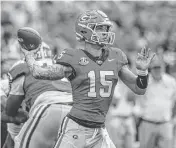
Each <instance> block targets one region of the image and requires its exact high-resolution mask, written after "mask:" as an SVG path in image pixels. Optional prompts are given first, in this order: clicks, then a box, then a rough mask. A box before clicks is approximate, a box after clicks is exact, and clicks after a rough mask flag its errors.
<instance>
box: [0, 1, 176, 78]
mask: <svg viewBox="0 0 176 148" xmlns="http://www.w3.org/2000/svg"><path fill="white" fill-rule="evenodd" d="M87 9H100V10H102V11H104V12H105V13H107V15H108V16H109V17H110V19H111V20H112V21H113V22H114V28H113V29H114V31H115V32H116V40H115V46H117V47H119V48H121V49H123V51H124V52H125V53H126V54H127V55H128V56H129V57H130V58H131V60H132V61H134V58H135V55H136V53H137V52H138V51H139V50H140V49H141V47H143V46H144V45H146V46H149V47H150V48H151V49H152V50H153V51H154V52H156V51H157V52H158V53H160V54H161V55H164V56H163V59H164V61H165V62H166V64H167V72H168V73H171V74H173V75H175V72H176V66H175V65H176V64H175V63H176V62H175V61H176V59H175V58H176V54H175V53H176V40H175V37H176V2H174V1H170V2H167V1H163V2H157V1H155V2H152V1H146V2H144V1H143V2H142V1H141V2H134V1H133V2H130V1H102V2H101V1H19V2H18V1H11V2H6V1H3V2H1V65H2V76H3V73H6V71H7V70H8V68H9V66H10V63H14V61H15V60H17V59H19V58H20V57H21V55H20V52H19V48H18V44H17V41H16V32H17V30H18V29H19V28H20V27H24V26H28V27H32V28H34V29H36V30H37V31H39V32H40V34H41V35H42V37H43V40H44V41H45V42H46V43H47V44H48V45H49V46H50V47H51V48H52V50H53V52H54V53H57V52H60V51H61V50H62V49H64V48H68V47H71V48H78V47H79V45H78V44H77V43H76V38H75V32H74V23H75V19H76V18H77V15H78V14H79V13H80V12H82V11H84V10H87Z"/></svg>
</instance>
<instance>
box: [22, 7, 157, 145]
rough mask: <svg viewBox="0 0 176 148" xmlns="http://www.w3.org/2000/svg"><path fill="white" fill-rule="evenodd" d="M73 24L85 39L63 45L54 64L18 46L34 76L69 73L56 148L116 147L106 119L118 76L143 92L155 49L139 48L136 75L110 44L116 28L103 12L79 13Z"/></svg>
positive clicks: (52, 78) (39, 77) (49, 78)
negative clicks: (68, 98) (78, 45)
mask: <svg viewBox="0 0 176 148" xmlns="http://www.w3.org/2000/svg"><path fill="white" fill-rule="evenodd" d="M75 27H76V28H75V29H76V36H77V39H78V40H79V41H82V42H85V46H84V49H66V50H64V51H63V52H62V53H61V54H60V56H59V57H58V58H57V60H56V64H55V65H51V66H47V67H45V68H43V67H41V66H40V65H38V64H37V62H36V61H35V59H34V56H33V55H34V53H35V52H36V51H37V50H38V49H36V51H35V50H33V51H27V50H25V49H22V51H23V53H24V55H25V58H26V62H27V64H28V66H29V69H30V71H31V73H32V75H33V76H34V77H35V78H37V79H48V80H58V79H61V78H63V77H67V78H68V79H69V80H70V82H71V85H72V95H73V102H74V103H73V107H72V109H71V111H70V112H69V113H68V115H67V116H66V117H65V118H64V119H63V121H62V124H61V127H60V132H59V136H58V140H57V142H56V144H55V147H54V148H58V147H60V148H68V147H69V148H83V147H86V148H89V147H91V148H114V147H115V146H114V144H113V143H112V142H111V140H110V138H109V136H108V134H107V131H106V129H105V124H104V123H105V118H106V114H107V111H108V109H109V105H110V103H111V100H112V95H113V92H114V87H115V85H116V84H117V81H118V77H120V78H121V80H122V81H123V82H124V83H125V84H126V85H127V86H128V87H129V88H130V89H131V90H132V91H133V92H135V93H136V94H139V95H143V94H144V93H145V91H146V88H147V83H148V82H147V74H148V67H149V65H150V62H151V60H152V58H153V57H154V54H151V53H150V50H149V49H148V48H147V49H146V48H143V49H142V50H141V53H139V54H138V57H137V59H136V68H137V74H138V75H137V76H136V75H135V74H133V73H132V72H131V71H130V70H129V69H128V66H127V63H128V62H127V58H126V55H125V54H124V53H123V51H122V50H120V49H118V48H113V47H111V45H112V44H113V42H114V39H115V33H113V32H111V28H112V23H111V21H110V20H109V18H108V16H107V15H106V14H105V13H104V12H102V11H100V10H90V11H86V12H84V13H82V14H80V15H79V16H78V19H77V20H76V24H75Z"/></svg>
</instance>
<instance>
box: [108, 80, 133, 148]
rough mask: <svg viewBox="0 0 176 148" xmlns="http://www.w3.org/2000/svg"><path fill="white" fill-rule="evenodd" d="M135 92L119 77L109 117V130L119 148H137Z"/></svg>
mask: <svg viewBox="0 0 176 148" xmlns="http://www.w3.org/2000/svg"><path fill="white" fill-rule="evenodd" d="M134 105H135V94H134V93H133V92H132V91H131V90H130V89H129V88H128V87H127V86H126V85H124V83H123V82H122V81H121V80H120V79H119V81H118V84H117V86H116V87H115V91H114V97H113V101H112V105H111V107H110V109H109V112H108V117H107V130H108V133H109V136H110V138H111V139H112V141H113V143H114V144H115V146H116V147H117V148H135V135H136V126H135V122H134V118H133V108H134Z"/></svg>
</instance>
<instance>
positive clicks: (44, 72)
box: [22, 49, 72, 80]
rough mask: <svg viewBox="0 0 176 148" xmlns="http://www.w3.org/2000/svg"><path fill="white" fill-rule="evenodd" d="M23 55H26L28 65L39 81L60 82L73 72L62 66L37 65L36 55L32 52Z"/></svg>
mask: <svg viewBox="0 0 176 148" xmlns="http://www.w3.org/2000/svg"><path fill="white" fill-rule="evenodd" d="M22 50H23V49H22ZM23 51H24V50H23ZM23 53H24V54H25V59H26V63H27V64H28V67H29V69H30V71H31V73H32V75H33V76H34V77H35V78H37V79H47V80H58V79H62V78H64V77H67V76H68V75H69V74H71V72H72V69H71V68H70V67H66V66H63V65H60V64H53V65H47V66H46V67H41V66H40V65H38V64H37V61H35V58H34V54H33V53H32V52H28V53H27V52H26V53H25V52H23Z"/></svg>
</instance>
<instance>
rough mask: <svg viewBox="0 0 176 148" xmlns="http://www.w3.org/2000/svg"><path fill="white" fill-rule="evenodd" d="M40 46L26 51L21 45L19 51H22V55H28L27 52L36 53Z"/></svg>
mask: <svg viewBox="0 0 176 148" xmlns="http://www.w3.org/2000/svg"><path fill="white" fill-rule="evenodd" d="M40 47H41V46H39V47H38V48H37V49H34V50H31V51H28V50H26V49H24V48H22V47H21V48H20V49H21V51H22V53H23V54H24V55H28V54H35V53H37V52H38V51H39V50H40Z"/></svg>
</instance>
